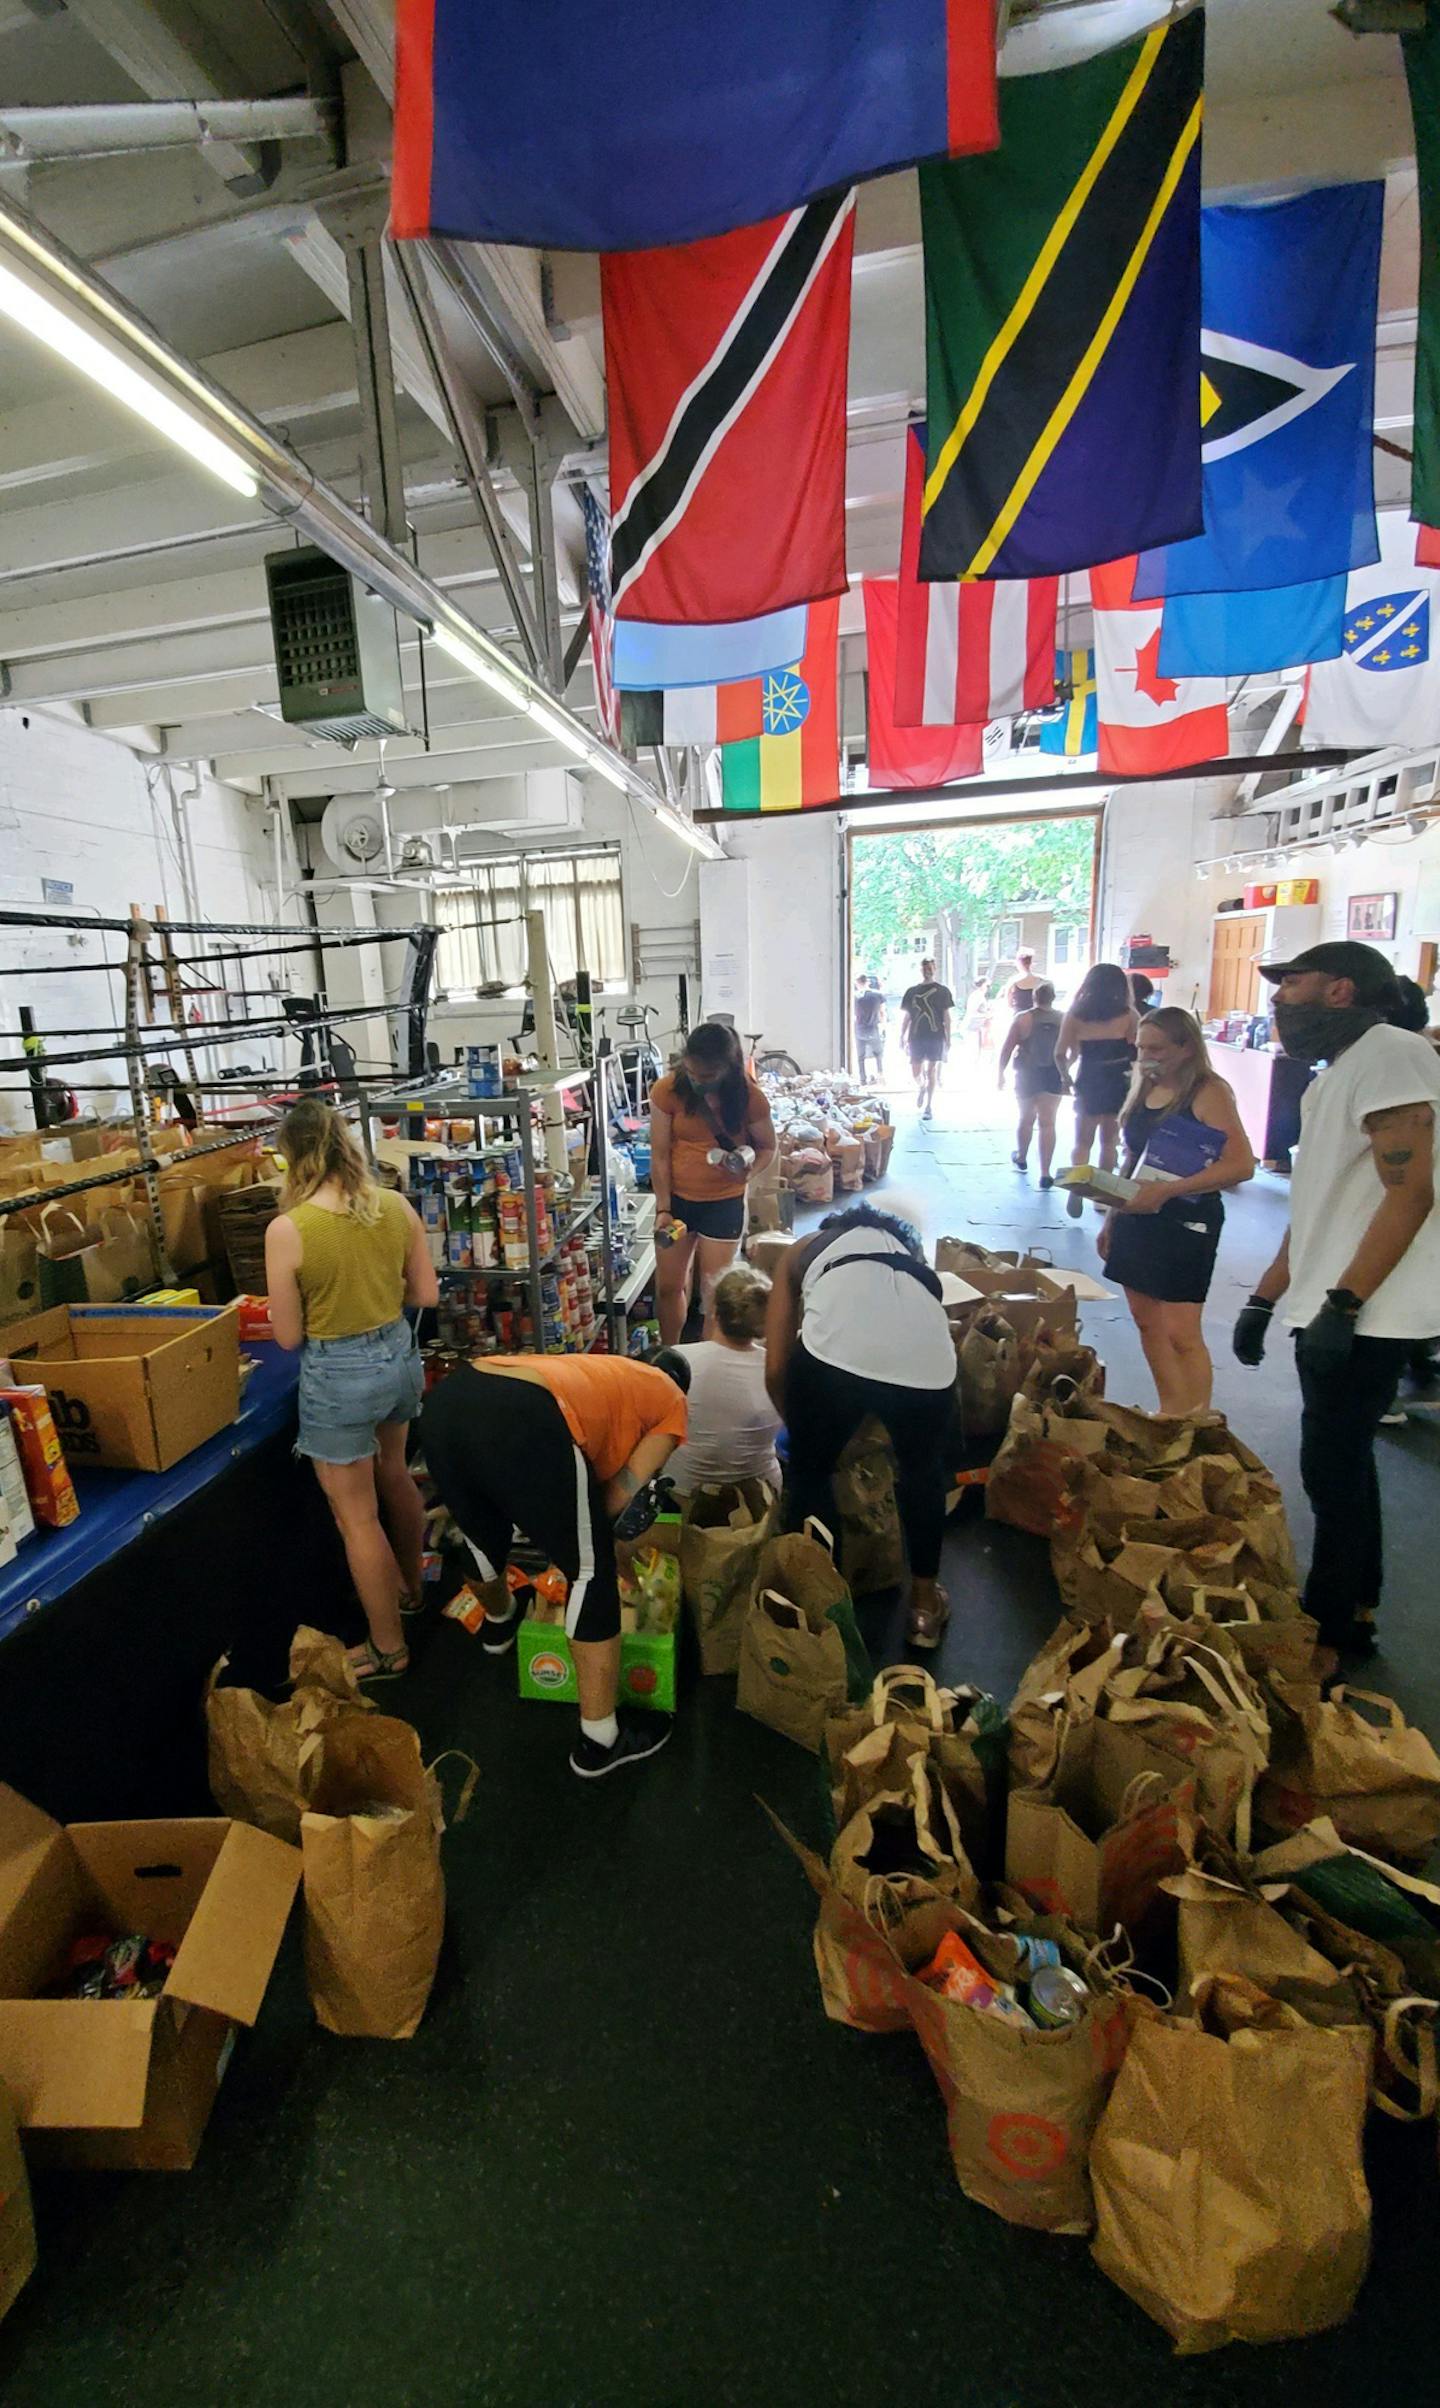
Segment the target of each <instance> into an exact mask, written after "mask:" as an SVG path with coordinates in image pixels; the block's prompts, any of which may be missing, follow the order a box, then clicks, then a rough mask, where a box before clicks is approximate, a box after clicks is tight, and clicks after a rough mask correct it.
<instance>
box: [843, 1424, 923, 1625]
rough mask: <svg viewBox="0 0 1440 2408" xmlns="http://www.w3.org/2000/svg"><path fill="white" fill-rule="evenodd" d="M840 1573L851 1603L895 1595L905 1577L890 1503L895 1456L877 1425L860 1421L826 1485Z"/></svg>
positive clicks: (896, 1513)
mask: <svg viewBox="0 0 1440 2408" xmlns="http://www.w3.org/2000/svg"><path fill="white" fill-rule="evenodd" d="M831 1486H832V1490H833V1493H834V1499H835V1518H836V1522H837V1525H838V1533H837V1534H838V1537H839V1541H840V1569H841V1571H842V1573H843V1574H844V1576H845V1580H846V1583H847V1585H848V1587H849V1590H850V1594H851V1596H852V1597H874V1596H878V1595H879V1594H880V1593H881V1592H882V1591H884V1590H886V1589H896V1588H898V1587H899V1586H900V1583H901V1582H902V1580H903V1579H904V1577H905V1540H904V1536H903V1533H902V1531H901V1528H900V1513H899V1508H898V1506H897V1504H896V1501H895V1453H894V1449H893V1448H892V1446H891V1444H890V1441H889V1439H888V1438H887V1436H886V1434H885V1431H884V1430H883V1428H882V1427H881V1425H880V1423H879V1422H878V1421H875V1420H873V1419H870V1420H866V1421H863V1422H862V1423H861V1425H860V1427H859V1429H858V1430H857V1431H856V1433H855V1435H854V1437H853V1438H852V1439H851V1440H850V1442H849V1445H848V1446H847V1447H846V1448H845V1449H844V1451H843V1453H842V1454H841V1457H840V1460H839V1462H838V1463H837V1464H836V1466H835V1476H834V1479H833V1481H832V1483H831Z"/></svg>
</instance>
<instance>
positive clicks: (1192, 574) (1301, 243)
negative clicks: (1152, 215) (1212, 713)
mask: <svg viewBox="0 0 1440 2408" xmlns="http://www.w3.org/2000/svg"><path fill="white" fill-rule="evenodd" d="M1384 217H1385V187H1384V185H1383V184H1380V183H1375V184H1335V185H1331V186H1329V187H1328V188H1327V189H1326V190H1324V191H1320V192H1302V193H1300V194H1299V195H1298V196H1297V197H1296V198H1295V199H1294V200H1288V201H1266V202H1261V203H1258V204H1251V205H1247V206H1244V207H1233V208H1232V207H1226V208H1216V209H1206V210H1204V211H1203V212H1202V214H1201V221H1200V227H1201V231H1200V261H1201V279H1202V284H1203V290H1204V313H1205V325H1204V329H1203V331H1202V333H1201V336H1200V353H1201V374H1200V424H1201V454H1200V456H1201V461H1202V463H1203V478H1204V497H1205V532H1204V534H1203V535H1196V536H1194V537H1192V538H1191V540H1190V541H1189V542H1188V543H1178V544H1171V545H1170V546H1169V547H1168V548H1167V549H1166V550H1164V551H1161V552H1145V553H1142V554H1141V558H1140V566H1139V568H1138V570H1137V571H1136V576H1135V591H1136V594H1137V595H1138V596H1140V597H1142V598H1144V599H1147V600H1149V599H1153V598H1154V597H1155V596H1157V595H1159V594H1225V593H1237V592H1249V591H1251V590H1253V589H1254V588H1257V587H1261V586H1263V587H1266V588H1272V587H1276V586H1299V585H1302V584H1310V583H1313V582H1314V581H1315V580H1316V579H1318V578H1322V577H1327V578H1328V577H1336V576H1339V577H1343V576H1344V575H1345V573H1346V571H1347V570H1349V569H1353V568H1362V567H1364V565H1365V563H1366V562H1367V561H1371V560H1375V559H1378V557H1379V545H1378V542H1377V540H1376V535H1375V478H1374V471H1373V467H1372V461H1373V457H1374V452H1373V445H1372V440H1371V437H1372V429H1373V425H1374V418H1375V312H1376V308H1377V306H1378V302H1379V291H1380V236H1381V232H1382V230H1383V226H1384ZM1296 657H1298V658H1301V659H1303V658H1304V657H1305V656H1304V655H1303V654H1300V655H1298V656H1296ZM1244 665H1245V667H1247V668H1255V669H1271V668H1276V667H1278V666H1280V665H1281V664H1279V663H1278V662H1276V661H1272V660H1271V659H1270V658H1269V656H1268V654H1267V656H1266V658H1265V659H1264V660H1255V661H1247V662H1246V663H1245V664H1244Z"/></svg>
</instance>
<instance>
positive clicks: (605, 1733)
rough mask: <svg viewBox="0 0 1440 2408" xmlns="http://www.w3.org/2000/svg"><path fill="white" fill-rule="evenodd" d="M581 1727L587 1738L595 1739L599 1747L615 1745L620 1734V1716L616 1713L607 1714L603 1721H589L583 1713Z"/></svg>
mask: <svg viewBox="0 0 1440 2408" xmlns="http://www.w3.org/2000/svg"><path fill="white" fill-rule="evenodd" d="M580 1728H581V1730H582V1731H583V1732H584V1734H585V1737H586V1738H587V1739H593V1740H594V1742H595V1745H596V1746H597V1747H613V1746H614V1745H615V1742H616V1740H617V1739H618V1738H619V1736H620V1718H619V1716H618V1715H616V1714H607V1715H606V1716H605V1718H604V1720H603V1722H587V1721H586V1720H585V1717H584V1715H583V1714H582V1715H581V1717H580Z"/></svg>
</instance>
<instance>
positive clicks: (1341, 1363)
mask: <svg viewBox="0 0 1440 2408" xmlns="http://www.w3.org/2000/svg"><path fill="white" fill-rule="evenodd" d="M1359 1311H1360V1299H1359V1297H1358V1296H1351V1295H1350V1294H1349V1293H1348V1291H1347V1290H1346V1289H1344V1288H1332V1289H1331V1290H1330V1293H1329V1295H1328V1296H1327V1297H1326V1299H1325V1302H1324V1303H1323V1304H1322V1305H1321V1307H1320V1310H1319V1312H1318V1313H1317V1314H1316V1315H1315V1318H1314V1320H1313V1321H1307V1322H1306V1324H1305V1327H1304V1328H1303V1329H1302V1330H1301V1332H1300V1335H1299V1337H1298V1338H1297V1339H1296V1341H1295V1360H1296V1362H1297V1363H1301V1364H1303V1365H1304V1367H1305V1369H1306V1370H1307V1371H1343V1370H1344V1368H1345V1366H1346V1364H1347V1363H1348V1362H1349V1360H1350V1355H1351V1350H1352V1348H1353V1347H1354V1344H1355V1322H1356V1319H1357V1317H1358V1315H1359Z"/></svg>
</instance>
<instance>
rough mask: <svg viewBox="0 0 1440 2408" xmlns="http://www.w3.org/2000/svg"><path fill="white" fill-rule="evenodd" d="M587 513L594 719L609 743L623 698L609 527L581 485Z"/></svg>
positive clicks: (617, 731) (614, 737)
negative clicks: (618, 686)
mask: <svg viewBox="0 0 1440 2408" xmlns="http://www.w3.org/2000/svg"><path fill="white" fill-rule="evenodd" d="M580 507H581V509H582V510H583V511H584V513H585V569H586V575H587V578H588V580H589V586H590V651H591V655H592V657H593V659H594V663H595V719H596V724H597V726H598V727H599V730H600V733H601V735H602V736H603V737H604V738H605V740H606V742H607V743H608V744H618V743H619V741H620V697H619V695H618V694H617V693H616V691H615V687H614V683H613V681H612V678H611V665H612V662H613V660H614V654H615V621H614V617H613V614H612V612H611V609H610V527H609V522H608V520H607V518H606V516H605V512H604V511H603V510H602V509H601V507H600V504H599V503H598V502H597V501H596V499H595V496H594V494H593V493H592V492H591V490H590V487H589V486H588V485H586V484H583V483H582V485H581V487H580Z"/></svg>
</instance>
